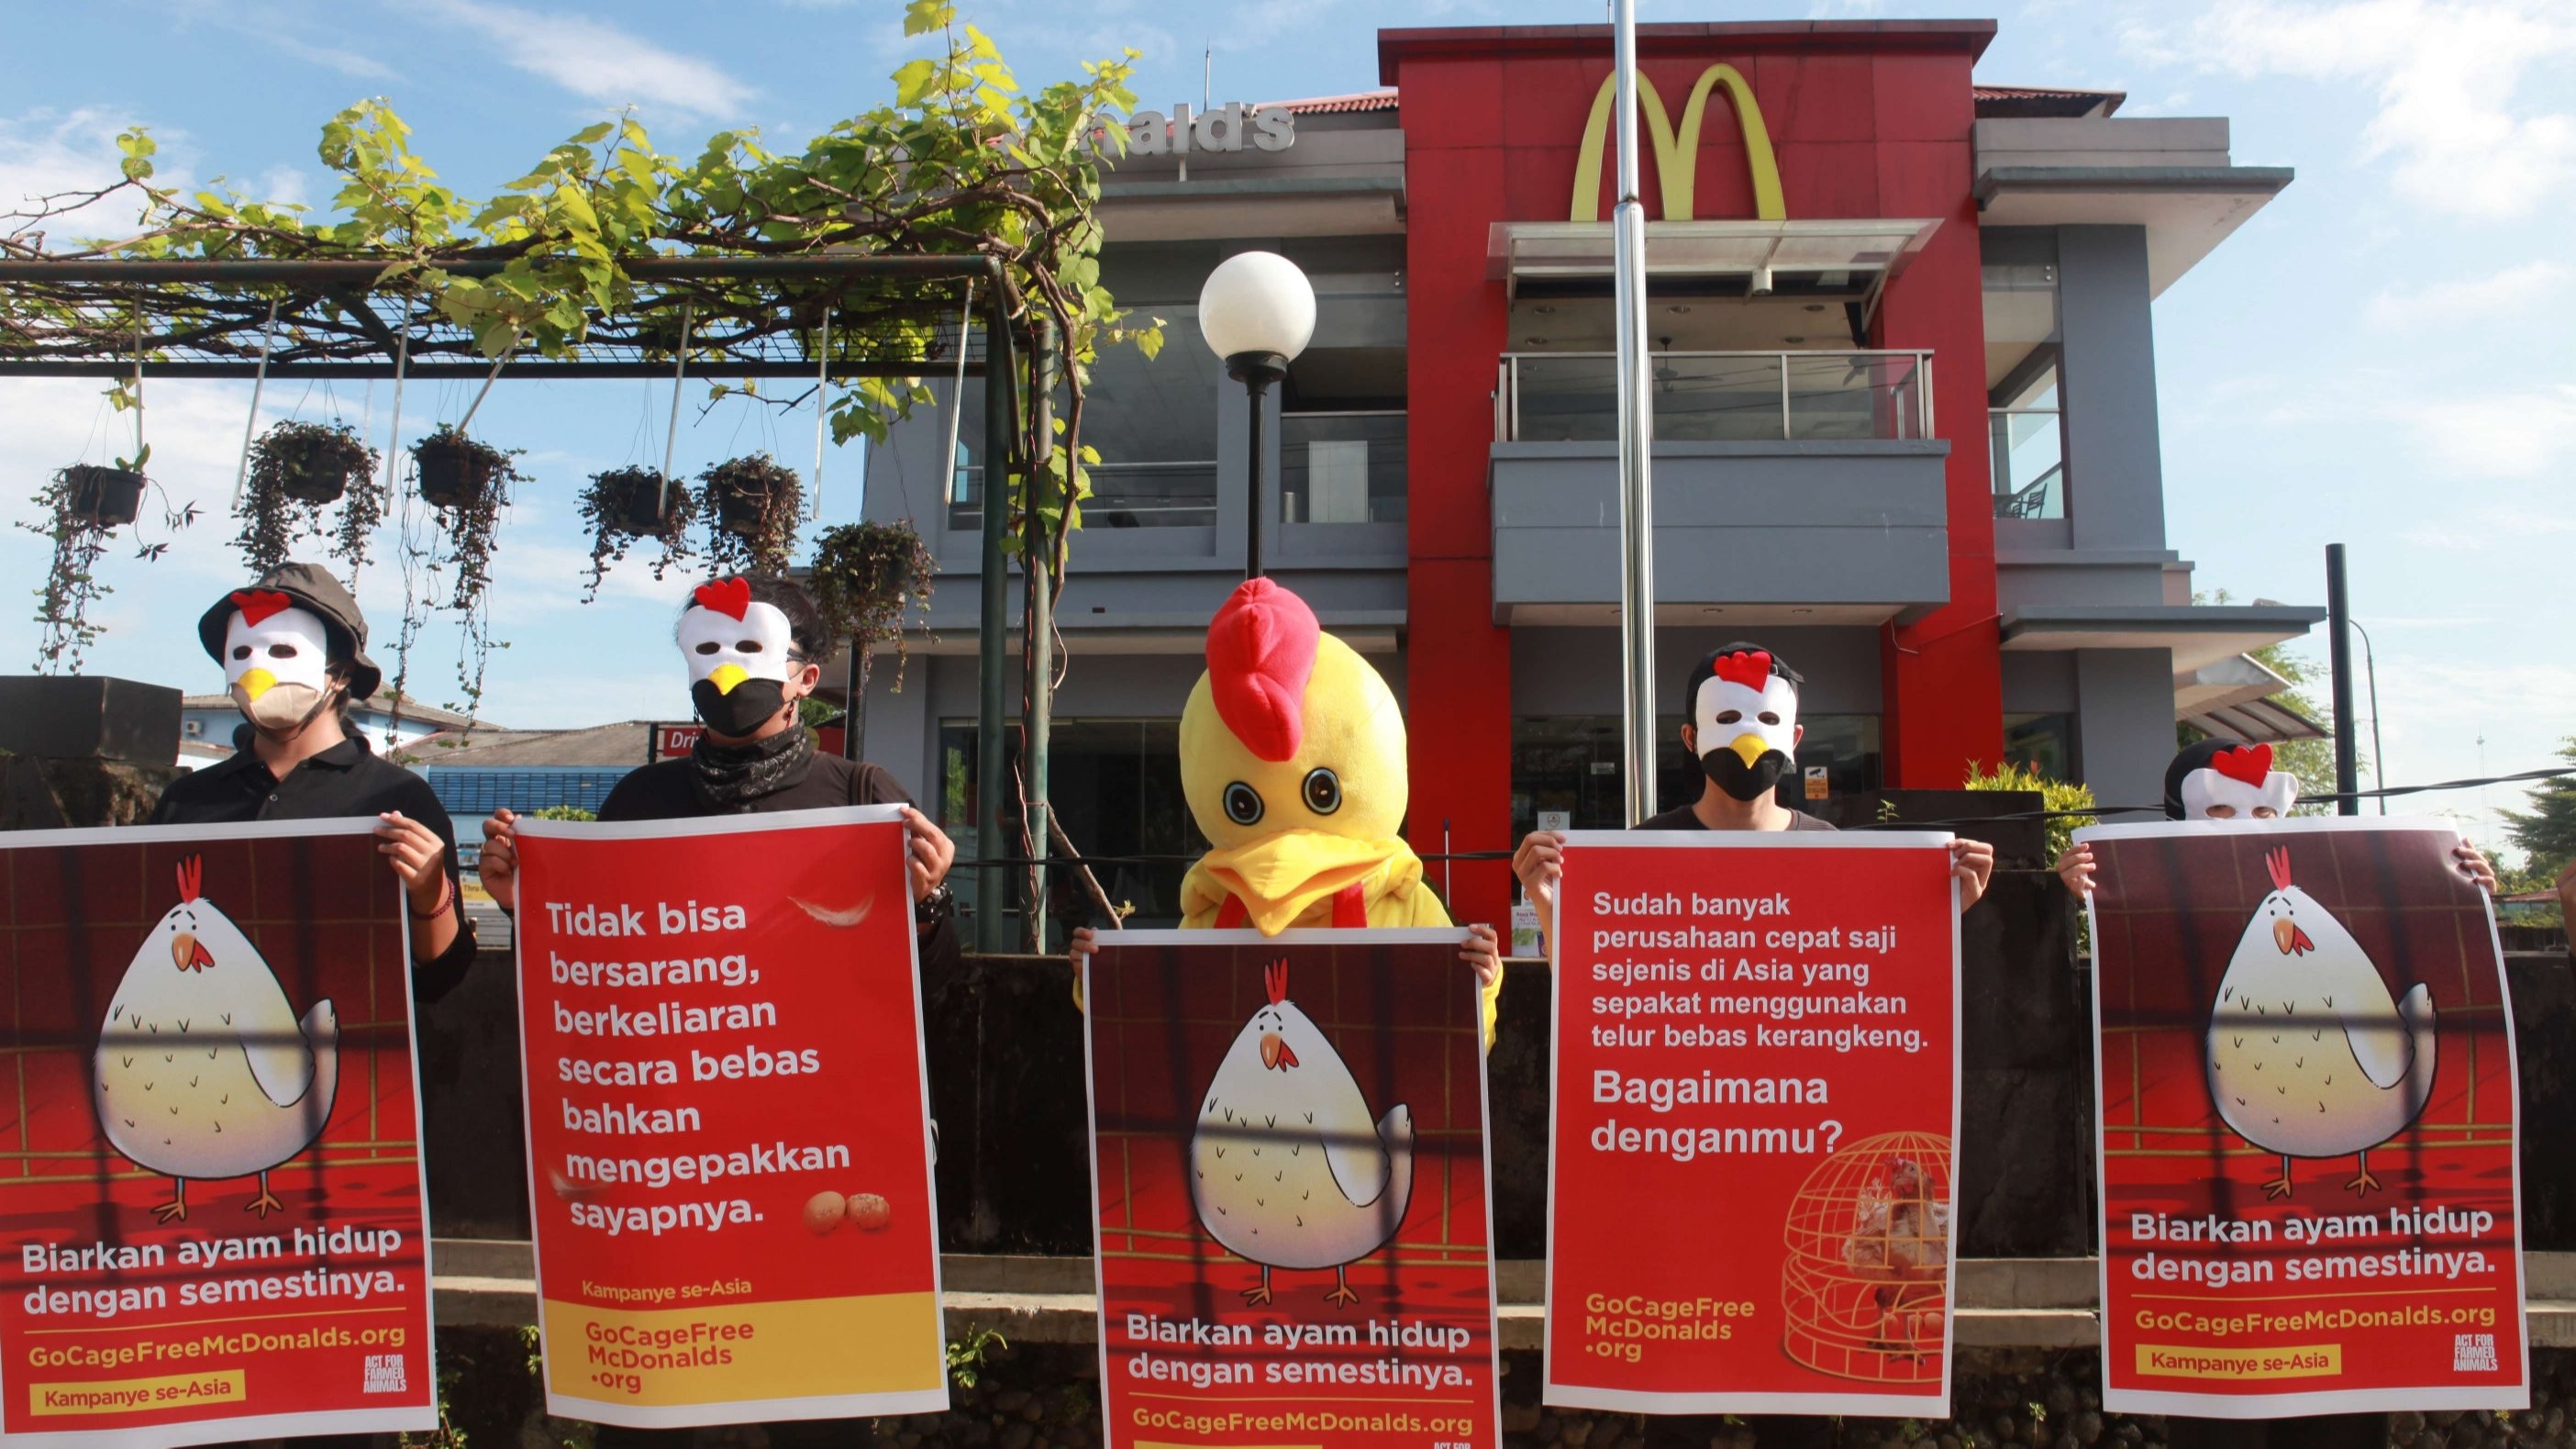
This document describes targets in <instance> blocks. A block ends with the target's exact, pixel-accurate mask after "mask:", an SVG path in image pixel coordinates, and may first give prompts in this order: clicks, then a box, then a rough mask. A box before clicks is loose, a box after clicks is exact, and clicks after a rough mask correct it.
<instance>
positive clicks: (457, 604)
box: [394, 424, 527, 718]
mask: <svg viewBox="0 0 2576 1449" xmlns="http://www.w3.org/2000/svg"><path fill="white" fill-rule="evenodd" d="M519 453H520V450H519V449H516V448H511V449H502V448H496V447H493V446H492V445H491V444H489V443H485V442H481V441H478V440H476V439H474V438H470V437H468V436H466V435H465V434H464V433H462V432H460V431H458V430H457V429H456V428H455V427H454V426H452V425H447V424H441V425H440V426H439V428H438V430H437V431H435V432H433V433H431V434H430V435H429V436H427V437H425V438H422V439H421V440H420V441H419V442H417V443H414V444H412V446H411V455H412V462H413V464H414V465H415V468H416V470H417V478H418V484H417V486H418V491H419V495H420V501H421V502H422V503H424V504H426V505H428V506H429V507H430V508H431V509H433V510H434V511H435V513H436V518H437V528H436V535H437V537H436V538H435V540H434V541H432V542H430V543H428V544H426V545H421V544H415V543H412V542H410V541H408V540H407V541H406V543H405V545H404V564H403V592H404V600H403V628H402V634H401V637H400V642H398V643H397V644H396V646H395V650H394V656H395V657H394V687H395V688H396V689H397V690H401V689H404V688H406V687H407V685H408V684H409V681H410V677H411V644H412V641H413V639H414V638H415V637H417V636H418V634H419V631H420V624H421V622H422V620H421V615H422V614H423V613H424V612H425V610H426V609H427V608H430V607H438V605H437V604H436V603H435V602H434V600H433V602H431V603H429V604H423V603H421V602H420V601H419V600H420V589H419V586H418V584H417V583H416V581H415V576H414V566H415V565H418V566H421V567H425V568H426V569H427V571H428V572H429V573H432V574H440V575H445V574H449V573H451V572H452V573H453V575H454V580H455V582H454V584H453V586H452V587H451V588H449V589H448V590H446V592H447V594H448V597H447V600H446V603H445V605H444V607H446V608H449V609H453V610H455V611H456V613H457V615H458V616H459V627H460V628H461V630H462V638H461V640H460V642H459V645H458V649H457V657H456V680H457V684H458V686H459V687H460V688H461V689H462V690H463V691H464V701H463V703H462V704H460V705H458V706H456V709H457V712H458V713H461V714H464V715H467V716H468V717H471V716H472V715H473V714H474V712H475V710H476V708H477V707H478V706H479V705H480V704H481V703H482V700H483V675H484V668H485V665H486V664H487V663H488V662H489V660H490V657H491V652H492V650H493V649H495V648H499V647H506V646H502V645H496V644H495V643H494V642H493V639H492V611H491V606H490V601H489V600H488V598H487V597H486V595H487V593H488V592H489V590H490V588H491V585H492V555H493V551H494V549H495V547H496V546H497V545H498V543H499V541H500V527H501V510H502V509H504V508H506V507H508V506H509V504H510V498H511V494H512V492H513V490H514V488H515V486H516V485H518V484H520V483H524V482H526V481H527V479H526V477H525V476H524V475H522V474H521V473H520V472H519V470H518V464H517V462H516V460H517V458H518V456H519ZM408 531H409V530H408V529H406V532H407V533H408ZM397 718H399V717H397Z"/></svg>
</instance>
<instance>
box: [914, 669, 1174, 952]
mask: <svg viewBox="0 0 2576 1449" xmlns="http://www.w3.org/2000/svg"><path fill="white" fill-rule="evenodd" d="M1180 732H1181V722H1180V721H1179V720H1176V719H1146V720H1133V719H1059V720H1056V721H1055V724H1054V728H1053V729H1052V730H1051V731H1050V732H1049V734H1048V736H1047V741H1048V744H1047V785H1048V789H1047V795H1048V803H1049V804H1050V805H1052V806H1053V807H1054V810H1055V814H1056V819H1057V821H1058V822H1059V823H1060V824H1062V825H1063V827H1064V833H1065V835H1066V837H1067V838H1069V839H1071V840H1072V841H1073V843H1074V845H1075V847H1076V848H1077V849H1079V850H1080V851H1081V852H1082V853H1083V855H1084V856H1085V857H1086V858H1089V859H1090V860H1091V861H1093V866H1092V873H1093V874H1094V875H1095V876H1097V877H1098V878H1099V881H1100V888H1101V889H1102V890H1103V891H1105V892H1107V893H1108V896H1109V899H1110V900H1112V901H1114V902H1117V903H1119V904H1121V905H1132V906H1134V907H1135V908H1136V913H1135V914H1134V915H1132V916H1130V917H1128V918H1127V923H1128V924H1129V925H1131V926H1177V925H1179V924H1180V921H1181V876H1182V875H1183V874H1184V873H1185V872H1187V870H1188V869H1189V862H1190V861H1192V860H1195V859H1197V858H1198V857H1199V856H1200V855H1201V854H1203V853H1205V852H1206V850H1207V848H1208V843H1207V837H1205V836H1203V835H1201V834H1200V833H1199V829H1198V822H1197V821H1195V820H1193V819H1192V818H1191V817H1190V810H1189V802H1188V800H1187V799H1186V798H1185V797H1184V796H1183V795H1182V793H1181V756H1180ZM975 734H976V731H975V722H974V721H973V720H947V721H943V722H942V723H941V725H940V727H939V761H940V771H939V773H940V790H939V824H940V828H941V829H943V830H946V831H947V832H948V833H949V835H950V836H951V837H952V838H954V839H955V840H956V842H957V854H958V857H959V858H960V859H961V860H962V859H967V858H971V857H975V856H981V855H984V854H987V853H988V852H986V851H983V850H981V849H980V848H978V847H980V845H981V844H982V842H980V841H978V840H977V839H976V836H975V816H976V798H975V762H976V761H975ZM1004 755H1005V757H1006V759H1007V760H1008V762H1009V763H1008V768H1009V769H1010V770H1012V771H1014V772H1016V771H1017V770H1018V769H1019V767H1020V732H1019V730H1018V729H1017V728H1016V727H1014V728H1013V729H1012V730H1011V731H1010V738H1009V740H1008V742H1007V743H1006V745H1005V748H1004ZM1002 828H1003V831H1004V833H1005V835H1006V836H1007V837H1008V839H1007V840H1006V841H1005V842H1004V846H1005V848H1003V849H1001V850H999V851H998V852H989V853H998V854H1002V855H1009V856H1017V855H1020V854H1022V853H1023V852H1022V851H1021V849H1020V842H1019V834H1020V831H1021V828H1022V824H1021V820H1020V814H1019V808H1018V802H1017V801H1012V802H1009V803H1008V804H1007V805H1006V807H1005V809H1004V811H1003V825H1002ZM974 876H975V873H974V872H973V871H971V870H959V871H958V872H956V873H955V874H954V875H953V876H952V877H951V878H950V879H951V881H952V882H953V883H954V885H955V887H956V890H957V893H958V898H959V901H960V904H961V905H962V906H964V907H965V908H967V909H973V908H974V907H975V905H976V904H977V903H976V902H975V901H974V899H973V897H974V894H975V889H976V883H975V879H974ZM1010 879H1011V897H1010V900H1009V901H1008V902H1007V903H1006V904H1005V907H1004V908H1005V909H1006V910H1008V911H1009V912H1010V913H1011V914H1012V915H1013V916H1014V917H1016V916H1017V915H1018V914H1019V911H1020V906H1021V902H1022V900H1023V899H1024V892H1025V890H1026V881H1027V875H1026V872H1025V871H1023V870H1013V871H1011V872H1010ZM1050 890H1051V891H1052V895H1051V897H1050V899H1049V902H1048V914H1049V917H1050V918H1051V919H1052V920H1054V921H1056V922H1059V923H1061V922H1063V921H1064V920H1065V919H1066V918H1067V917H1068V915H1070V916H1072V917H1073V918H1075V919H1079V920H1089V921H1091V922H1092V924H1094V925H1098V924H1102V923H1101V922H1099V921H1098V920H1096V919H1094V918H1095V917H1097V915H1098V914H1099V909H1098V907H1097V906H1095V905H1093V904H1091V903H1090V900H1089V893H1088V892H1087V891H1085V890H1084V889H1083V887H1082V885H1081V882H1080V879H1079V877H1078V876H1076V875H1075V873H1074V872H1073V871H1071V870H1070V869H1067V870H1057V871H1052V872H1050ZM1063 930H1064V927H1063V926H1062V925H1061V924H1059V925H1057V927H1056V928H1055V930H1054V931H1052V932H1051V933H1050V935H1051V936H1053V937H1054V938H1055V939H1054V940H1052V941H1051V942H1050V944H1049V949H1054V948H1055V946H1057V945H1060V944H1062V935H1063Z"/></svg>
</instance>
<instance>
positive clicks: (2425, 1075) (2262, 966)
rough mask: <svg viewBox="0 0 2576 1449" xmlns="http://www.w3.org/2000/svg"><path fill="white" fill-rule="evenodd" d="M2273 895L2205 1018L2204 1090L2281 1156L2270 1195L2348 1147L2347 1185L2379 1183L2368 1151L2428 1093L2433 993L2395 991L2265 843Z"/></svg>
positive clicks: (2398, 1127) (2234, 1122)
mask: <svg viewBox="0 0 2576 1449" xmlns="http://www.w3.org/2000/svg"><path fill="white" fill-rule="evenodd" d="M2263 863H2264V865H2265V866H2266V867H2267V868H2268V869H2269V870H2270V872H2271V876H2272V893H2271V894H2270V895H2267V896H2265V897H2264V898H2263V903H2262V904H2261V905H2259V906H2257V907H2255V909H2254V917H2253V919H2252V920H2250V921H2248V922H2247V923H2246V926H2245V934H2244V935H2243V937H2242V938H2240V939H2239V940H2238V941H2237V943H2236V954H2235V955H2234V956H2233V957H2231V958H2229V960H2228V963H2227V974H2226V976H2225V977H2224V978H2223V979H2222V980H2221V981H2220V982H2219V987H2218V1002H2217V1006H2216V1008H2215V1009H2214V1010H2213V1011H2212V1012H2211V1013H2210V1017H2209V1095H2210V1100H2211V1101H2213V1102H2215V1103H2216V1104H2217V1106H2218V1115H2219V1116H2220V1117H2221V1118H2223V1119H2224V1120H2225V1121H2226V1123H2227V1125H2228V1126H2229V1127H2231V1128H2234V1129H2235V1130H2236V1133H2237V1135H2238V1136H2241V1137H2243V1138H2244V1139H2245V1140H2246V1141H2248V1142H2250V1143H2252V1144H2254V1145H2255V1146H2257V1147H2260V1148H2262V1149H2264V1150H2265V1151H2267V1152H2277V1153H2279V1154H2280V1155H2281V1175H2280V1176H2279V1177H2278V1178H2276V1179H2274V1180H2273V1181H2271V1182H2268V1183H2265V1184H2264V1186H2263V1193H2264V1196H2266V1197H2271V1198H2285V1197H2288V1196H2289V1195H2290V1188H2291V1177H2290V1160H2291V1159H2292V1158H2295V1157H2311V1158H2316V1157H2341V1156H2343V1155H2345V1154H2346V1153H2350V1154H2352V1156H2353V1158H2354V1160H2355V1162H2356V1163H2357V1164H2358V1168H2359V1170H2358V1171H2357V1172H2356V1173H2355V1175H2354V1176H2353V1178H2352V1180H2351V1181H2349V1182H2347V1183H2345V1184H2344V1186H2345V1187H2347V1188H2349V1189H2351V1190H2352V1191H2353V1192H2355V1193H2359V1194H2361V1195H2363V1196H2368V1195H2369V1193H2370V1192H2371V1191H2372V1190H2373V1189H2375V1188H2377V1187H2378V1186H2379V1179H2378V1178H2376V1177H2374V1176H2372V1175H2371V1171H2370V1149H2371V1148H2374V1147H2377V1146H2378V1145H2379V1144H2381V1143H2383V1142H2386V1141H2387V1140H2388V1139H2390V1138H2392V1137H2394V1136H2396V1135H2397V1134H2398V1133H2399V1132H2402V1131H2404V1130H2405V1129H2406V1125H2407V1124H2408V1123H2410V1122H2412V1121H2414V1120H2415V1118H2416V1115H2417V1114H2418V1113H2420V1112H2422V1111H2423V1110H2424V1103H2425V1100H2426V1099H2427V1098H2429V1097H2430V1096H2431V1095H2432V1091H2433V1057H2434V1046H2435V1041H2434V1035H2433V996H2432V992H2431V991H2430V990H2429V989H2427V988H2426V987H2425V986H2424V985H2423V984H2422V983H2421V982H2418V983H2417V984H2416V985H2415V986H2413V987H2412V988H2410V989H2409V990H2408V991H2407V993H2406V995H2405V997H2404V999H2402V1000H2391V999H2390V997H2389V994H2388V987H2387V985H2386V984H2385V983H2384V982H2382V981H2381V980H2380V978H2379V971H2378V968H2376V967H2374V966H2373V965H2372V964H2371V962H2370V957H2369V956H2368V955H2367V954H2366V953H2364V952H2363V950H2362V949H2361V943H2360V942H2358V941H2356V940H2354V939H2353V938H2352V933H2351V932H2350V931H2347V930H2345V929H2344V927H2343V923H2342V922H2340V921H2337V920H2336V919H2335V918H2334V917H2333V916H2332V915H2330V914H2328V913H2327V911H2326V908H2325V907H2323V906H2321V905H2319V904H2317V902H2316V899H2315V898H2314V897H2312V896H2310V895H2309V894H2308V893H2307V892H2306V891H2303V890H2301V889H2299V888H2298V887H2297V886H2295V885H2292V884H2291V883H2290V852H2289V848H2288V847H2287V846H2284V847H2281V848H2279V849H2277V850H2273V851H2270V852H2268V853H2266V854H2265V855H2264V857H2263Z"/></svg>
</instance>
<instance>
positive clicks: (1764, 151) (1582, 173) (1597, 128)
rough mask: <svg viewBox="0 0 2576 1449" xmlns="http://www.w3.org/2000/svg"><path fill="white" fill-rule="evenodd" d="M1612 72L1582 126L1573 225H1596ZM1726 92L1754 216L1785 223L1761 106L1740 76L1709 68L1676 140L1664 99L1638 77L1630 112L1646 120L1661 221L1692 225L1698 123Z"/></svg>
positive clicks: (1613, 89) (1613, 92)
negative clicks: (1712, 100) (1717, 93)
mask: <svg viewBox="0 0 2576 1449" xmlns="http://www.w3.org/2000/svg"><path fill="white" fill-rule="evenodd" d="M1618 89H1619V77H1618V76H1617V74H1616V73H1613V74H1610V75H1606V76H1603V77H1602V78H1601V90H1600V92H1599V93H1598V94H1596V95H1595V96H1593V98H1592V116H1591V118H1590V119H1589V120H1586V121H1585V122H1584V123H1583V149H1582V151H1581V152H1579V153H1578V154H1577V155H1576V157H1575V161H1574V208H1573V219H1574V220H1576V221H1599V220H1600V219H1601V158H1602V157H1603V156H1605V155H1607V154H1609V150H1610V144H1611V143H1610V107H1611V105H1612V103H1613V102H1614V101H1615V100H1616V99H1617V97H1618ZM1712 90H1723V91H1725V92H1726V99H1727V102H1728V104H1730V105H1732V106H1734V107H1735V119H1736V123H1737V124H1738V125H1739V126H1740V127H1741V128H1742V129H1743V131H1744V161H1745V166H1746V168H1747V169H1748V170H1750V171H1751V172H1752V174H1753V214H1754V215H1755V216H1757V217H1759V218H1761V219H1762V220H1764V221H1784V220H1786V219H1788V215H1789V209H1788V207H1787V206H1785V205H1783V204H1782V203H1781V200H1780V160H1779V158H1778V157H1777V156H1775V155H1773V154H1772V151H1771V132H1770V130H1769V129H1768V128H1767V127H1765V126H1764V125H1763V124H1762V103H1761V102H1760V101H1757V100H1755V99H1754V98H1753V87H1752V85H1751V84H1750V83H1749V82H1747V81H1746V80H1745V79H1744V73H1743V72H1742V71H1739V70H1737V69H1736V68H1735V67H1733V66H1731V65H1723V64H1720V65H1712V66H1710V67H1709V68H1708V69H1706V70H1704V71H1701V72H1700V73H1699V80H1698V81H1697V82H1696V83H1695V84H1693V85H1692V86H1691V89H1690V99H1689V100H1688V101H1687V102H1685V103H1684V104H1683V106H1682V128H1681V133H1680V134H1679V135H1678V136H1676V135H1675V134H1674V133H1673V121H1672V116H1671V114H1670V113H1668V112H1667V111H1665V109H1664V99H1663V97H1662V96H1660V95H1657V94H1656V93H1655V83H1654V82H1653V81H1650V80H1648V79H1646V77H1645V74H1644V72H1642V71H1641V72H1639V73H1638V76H1637V110H1638V111H1639V112H1640V114H1641V117H1642V119H1643V120H1644V121H1645V124H1646V128H1647V134H1648V136H1649V137H1650V138H1651V139H1652V141H1653V143H1654V148H1655V177H1656V179H1657V180H1658V181H1659V182H1661V183H1662V186H1663V192H1664V220H1666V221H1688V220H1690V219H1691V192H1692V190H1693V187H1692V180H1693V176H1692V173H1693V172H1694V171H1695V170H1697V169H1698V165H1699V131H1700V121H1701V119H1702V118H1703V117H1704V116H1705V115H1706V114H1707V111H1708V93H1709V92H1710V91H1712Z"/></svg>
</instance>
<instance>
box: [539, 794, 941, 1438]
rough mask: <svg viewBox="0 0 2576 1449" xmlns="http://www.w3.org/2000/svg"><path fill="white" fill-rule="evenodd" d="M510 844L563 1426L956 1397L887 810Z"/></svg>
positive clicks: (733, 819) (547, 1317) (829, 1412)
mask: <svg viewBox="0 0 2576 1449" xmlns="http://www.w3.org/2000/svg"><path fill="white" fill-rule="evenodd" d="M518 839H519V881H518V900H519V908H518V952H519V1016H520V1032H521V1040H522V1042H523V1050H524V1052H525V1058H526V1059H525V1072H526V1078H527V1102H528V1151H529V1157H530V1162H529V1167H530V1173H529V1181H530V1184H531V1192H532V1194H533V1196H534V1199H535V1203H534V1209H533V1219H534V1222H535V1225H536V1256H537V1290H538V1297H539V1300H540V1304H539V1318H540V1322H541V1325H542V1327H543V1329H544V1334H545V1367H546V1399H547V1405H548V1408H549V1410H550V1411H551V1412H553V1413H556V1414H562V1415H567V1416H571V1417H577V1418H583V1419H590V1420H594V1421H596V1422H599V1423H606V1424H623V1425H629V1426H636V1427H679V1426H684V1425H693V1424H710V1423H736V1422H741V1421H743V1420H745V1419H798V1418H831V1417H843V1416H850V1415H860V1414H902V1413H920V1412H925V1411H929V1410H936V1409H942V1408H945V1407H947V1403H948V1393H947V1381H946V1373H945V1359H944V1356H943V1340H942V1338H941V1327H940V1318H939V1296H938V1295H939V1260H938V1234H937V1221H938V1211H937V1205H936V1204H935V1203H934V1201H933V1199H932V1184H931V1175H930V1148H931V1144H930V1139H929V1124H928V1110H927V1103H928V1088H927V1086H926V1082H925V1077H924V1072H923V1061H922V1050H921V1011H920V992H919V983H918V978H917V965H916V961H915V951H914V940H913V936H914V933H913V920H912V909H911V895H910V892H909V890H908V888H907V886H906V883H905V878H904V829H903V825H902V823H901V820H900V818H899V816H898V814H897V812H896V811H895V810H894V809H893V808H891V807H879V806H862V807H853V808H849V809H840V810H815V811H802V812H793V813H786V814H776V815H746V816H723V817H717V818H714V819H705V820H692V821H671V822H655V823H636V824H615V825H574V824H558V823H555V822H550V821H539V820H523V821H521V822H519V825H518Z"/></svg>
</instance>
